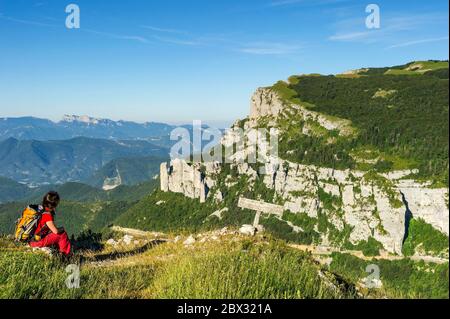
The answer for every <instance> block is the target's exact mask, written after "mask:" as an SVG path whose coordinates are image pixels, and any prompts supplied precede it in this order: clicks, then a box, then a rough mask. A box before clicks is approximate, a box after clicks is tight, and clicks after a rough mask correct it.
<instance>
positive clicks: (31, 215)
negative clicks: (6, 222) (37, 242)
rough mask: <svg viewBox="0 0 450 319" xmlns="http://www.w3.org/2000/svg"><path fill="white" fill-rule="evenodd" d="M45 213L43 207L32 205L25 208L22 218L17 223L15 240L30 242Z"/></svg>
mask: <svg viewBox="0 0 450 319" xmlns="http://www.w3.org/2000/svg"><path fill="white" fill-rule="evenodd" d="M43 212H44V208H43V207H42V206H41V205H30V206H28V207H27V208H25V210H24V211H23V212H22V216H21V217H20V218H19V219H18V220H17V222H16V230H15V232H14V239H15V240H16V241H18V242H28V241H30V240H31V239H32V238H33V236H34V233H35V231H36V228H37V226H38V223H39V220H40V219H41V216H42V214H43ZM36 239H38V238H36Z"/></svg>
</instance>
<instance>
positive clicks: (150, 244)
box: [83, 239, 166, 262]
mask: <svg viewBox="0 0 450 319" xmlns="http://www.w3.org/2000/svg"><path fill="white" fill-rule="evenodd" d="M165 242H166V240H161V239H155V240H152V241H150V242H148V243H146V244H145V245H143V246H140V247H136V248H134V249H131V250H127V251H113V252H110V253H106V254H99V255H94V256H86V257H84V258H83V261H84V262H100V261H105V260H108V261H111V260H116V259H119V258H124V257H129V256H133V255H137V254H141V253H143V252H145V251H147V250H149V249H151V248H153V247H155V246H157V245H160V244H163V243H165Z"/></svg>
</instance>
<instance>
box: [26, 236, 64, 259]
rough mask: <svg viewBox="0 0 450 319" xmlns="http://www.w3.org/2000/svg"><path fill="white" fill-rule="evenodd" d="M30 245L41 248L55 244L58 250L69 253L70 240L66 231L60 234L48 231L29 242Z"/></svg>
mask: <svg viewBox="0 0 450 319" xmlns="http://www.w3.org/2000/svg"><path fill="white" fill-rule="evenodd" d="M30 246H31V247H36V248H42V247H52V246H56V247H58V249H59V252H60V253H62V254H64V255H68V254H69V253H70V241H69V237H68V236H67V233H66V232H63V233H61V234H53V233H50V234H48V235H47V236H45V237H44V238H42V239H41V240H39V241H33V242H31V243H30Z"/></svg>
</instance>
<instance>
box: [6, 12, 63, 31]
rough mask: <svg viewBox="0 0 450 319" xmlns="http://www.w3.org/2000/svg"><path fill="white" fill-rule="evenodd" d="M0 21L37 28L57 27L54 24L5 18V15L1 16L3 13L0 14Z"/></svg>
mask: <svg viewBox="0 0 450 319" xmlns="http://www.w3.org/2000/svg"><path fill="white" fill-rule="evenodd" d="M0 19H2V20H5V21H11V22H15V23H20V24H27V25H34V26H38V27H52V28H54V27H58V26H57V25H55V24H49V23H43V22H39V21H33V20H24V19H16V18H13V17H9V16H5V15H3V13H0Z"/></svg>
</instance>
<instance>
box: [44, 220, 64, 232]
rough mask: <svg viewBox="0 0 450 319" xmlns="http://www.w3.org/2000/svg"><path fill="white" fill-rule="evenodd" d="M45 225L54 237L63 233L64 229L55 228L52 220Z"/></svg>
mask: <svg viewBox="0 0 450 319" xmlns="http://www.w3.org/2000/svg"><path fill="white" fill-rule="evenodd" d="M45 224H46V225H47V227H48V229H50V231H51V232H52V233H53V234H55V235H57V234H61V233H63V232H64V228H62V227H59V228H58V227H56V225H55V223H54V222H53V221H52V220H51V221H48V222H46V223H45Z"/></svg>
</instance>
